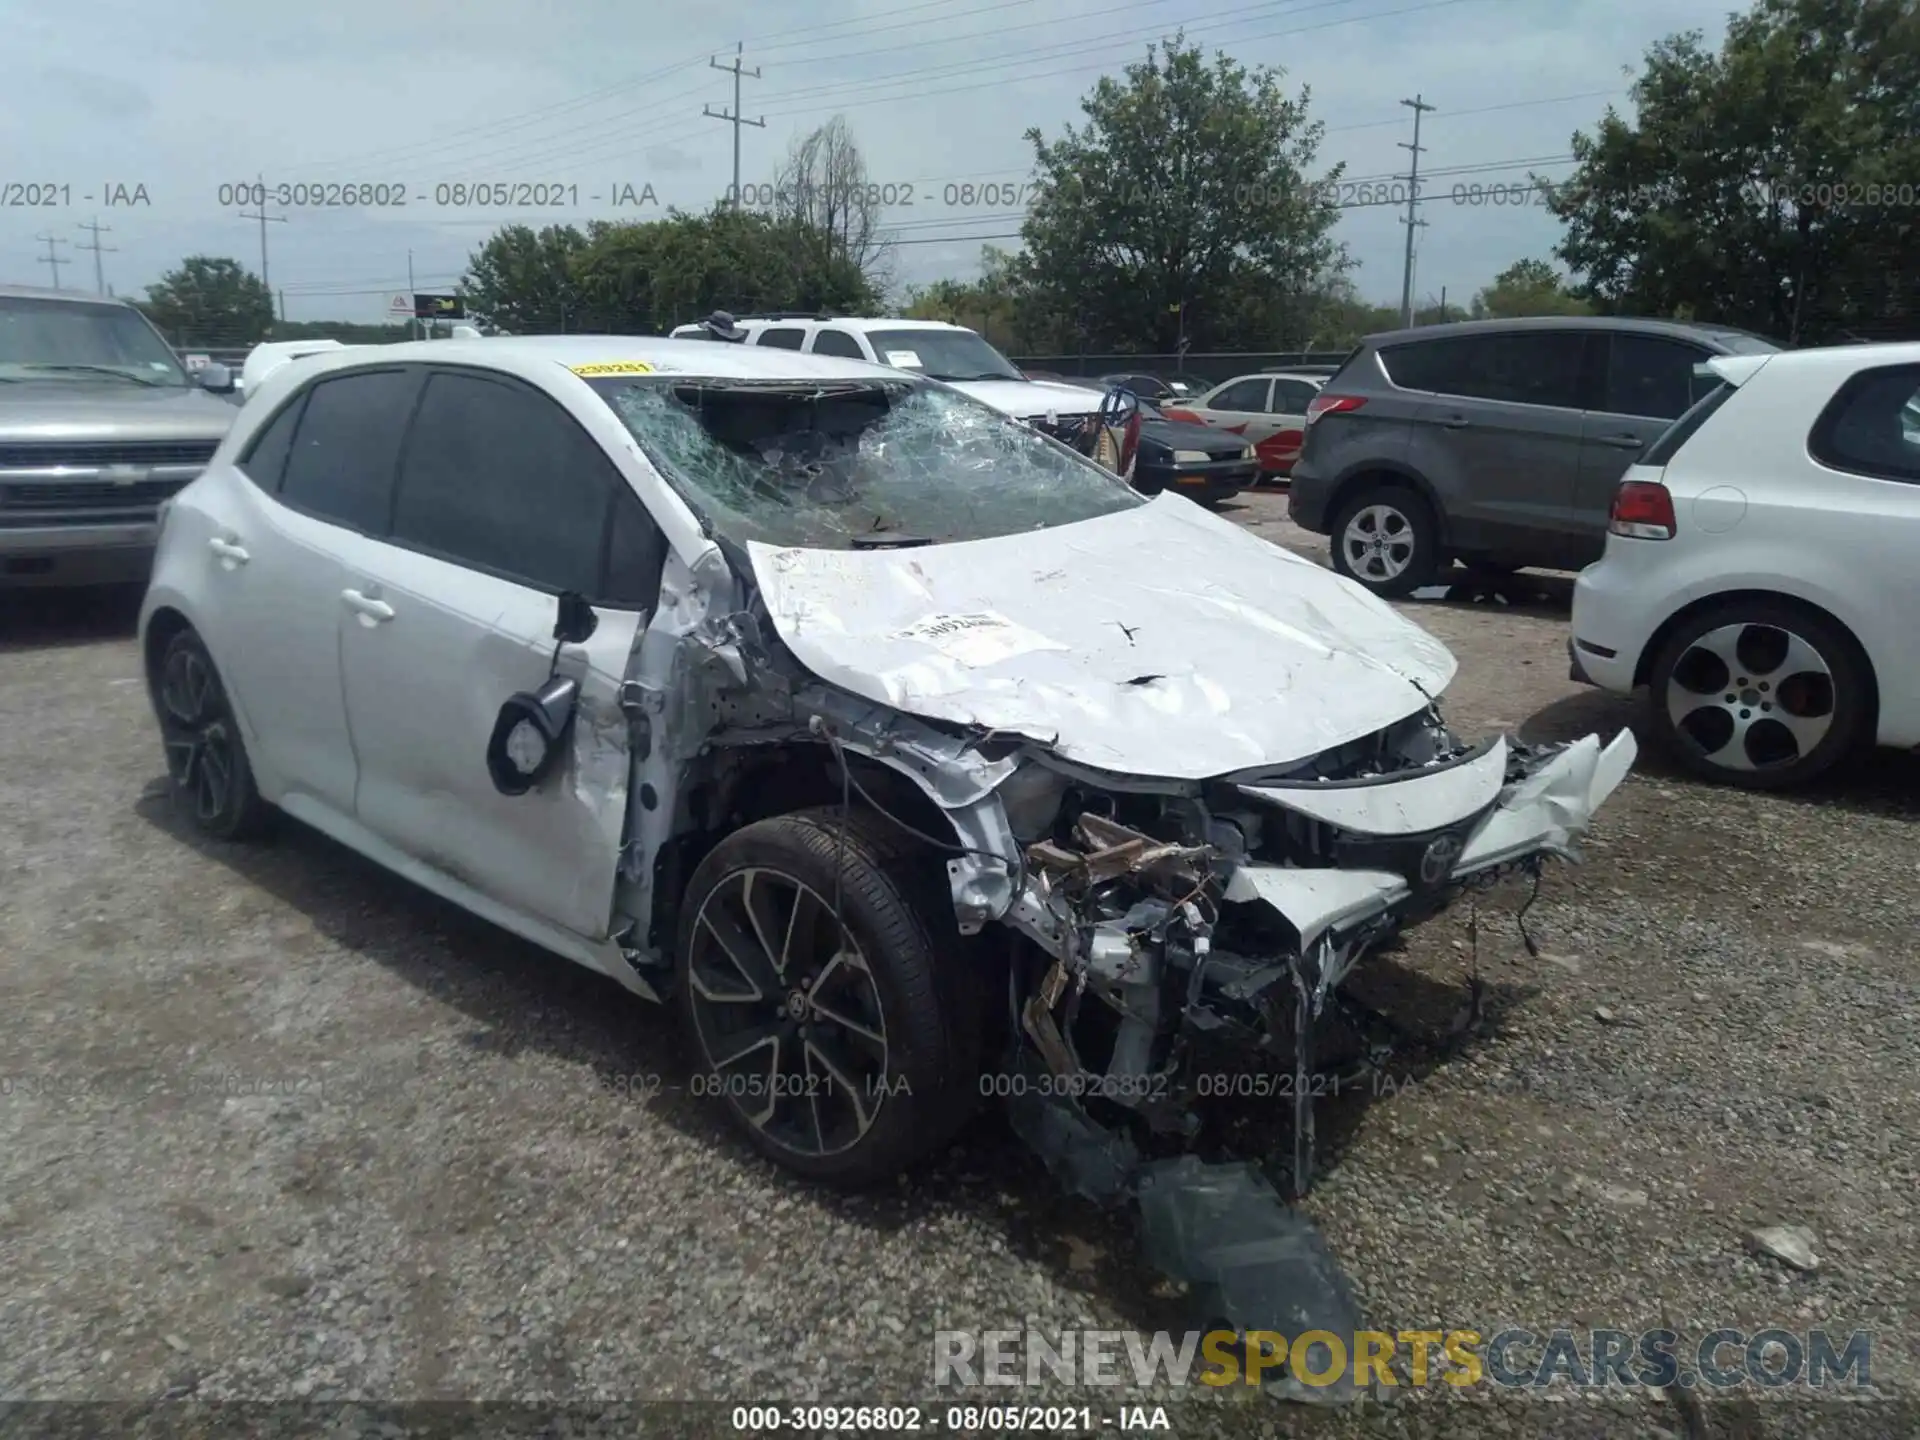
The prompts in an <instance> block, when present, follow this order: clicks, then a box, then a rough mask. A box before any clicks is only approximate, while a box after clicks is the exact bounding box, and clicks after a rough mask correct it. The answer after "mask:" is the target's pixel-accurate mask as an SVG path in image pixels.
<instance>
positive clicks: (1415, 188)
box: [1400, 95, 1437, 326]
mask: <svg viewBox="0 0 1920 1440" xmlns="http://www.w3.org/2000/svg"><path fill="white" fill-rule="evenodd" d="M1400 103H1401V104H1402V105H1405V106H1406V107H1407V108H1408V109H1410V110H1411V111H1413V143H1412V144H1411V145H1409V144H1407V142H1406V141H1404V140H1402V141H1401V142H1400V148H1401V149H1402V150H1409V151H1411V152H1412V153H1413V164H1412V165H1411V166H1410V167H1409V173H1408V175H1407V218H1406V220H1405V222H1404V223H1405V225H1406V227H1407V258H1406V264H1405V267H1404V269H1403V270H1402V272H1401V279H1400V323H1401V324H1402V325H1403V326H1411V325H1412V324H1413V232H1414V229H1415V227H1417V226H1421V225H1425V224H1426V223H1427V222H1426V221H1424V220H1422V219H1419V218H1418V216H1419V209H1418V207H1419V204H1420V149H1421V146H1420V117H1421V116H1422V115H1424V114H1425V113H1426V112H1427V111H1429V110H1433V109H1436V108H1437V107H1436V106H1433V105H1429V104H1427V102H1426V99H1425V98H1424V97H1423V96H1420V95H1415V96H1414V97H1413V99H1411V100H1402V101H1401V102H1400Z"/></svg>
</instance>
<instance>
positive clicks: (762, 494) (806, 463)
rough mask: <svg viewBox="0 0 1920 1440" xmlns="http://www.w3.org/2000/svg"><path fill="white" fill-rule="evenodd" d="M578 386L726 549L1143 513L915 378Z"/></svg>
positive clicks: (914, 536) (971, 404) (1131, 497)
mask: <svg viewBox="0 0 1920 1440" xmlns="http://www.w3.org/2000/svg"><path fill="white" fill-rule="evenodd" d="M588 383H590V384H591V385H592V386H593V387H594V389H596V390H597V391H599V392H600V395H601V398H602V399H604V400H605V401H606V402H607V403H608V404H609V405H611V406H612V407H613V410H614V413H615V414H617V415H618V416H619V417H620V419H621V421H622V422H623V423H624V424H625V425H626V427H627V429H628V430H629V431H630V432H631V433H632V434H633V437H634V438H635V439H636V440H637V441H639V443H640V448H641V450H643V451H644V452H645V453H646V456H647V458H648V459H649V460H651V461H652V462H653V464H654V465H655V466H656V467H657V468H658V469H659V470H660V472H661V473H662V474H663V475H665V476H666V477H667V479H668V481H669V482H670V483H672V484H673V485H674V487H675V488H676V489H678V490H679V492H680V494H681V496H682V497H683V498H684V499H685V500H686V501H687V503H688V504H690V505H691V506H692V507H693V508H694V509H695V510H696V511H697V512H699V513H700V514H701V515H702V516H703V517H704V518H705V519H706V520H707V521H708V523H709V524H710V525H711V526H712V527H713V529H714V530H715V531H716V532H717V533H719V534H721V535H724V536H726V537H727V538H729V539H732V540H735V541H739V542H745V541H748V540H759V541H763V542H765V543H766V544H769V545H798V546H806V547H809V548H814V549H832V550H846V549H854V548H858V547H861V546H862V545H885V544H902V543H925V544H937V543H942V542H946V541H954V540H986V539H991V538H994V537H997V536H1001V535H1012V534H1017V533H1019V532H1021V531H1025V530H1040V529H1047V528H1049V527H1052V526H1055V525H1070V524H1073V523H1074V522H1075V521H1079V520H1090V519H1092V518H1094V517H1095V516H1099V515H1108V514H1112V513H1113V512H1115V511H1118V510H1126V509H1130V508H1131V507H1133V506H1135V505H1139V504H1141V503H1143V502H1142V501H1141V499H1140V497H1139V496H1138V495H1137V494H1135V493H1134V492H1133V491H1132V490H1131V489H1129V488H1128V487H1127V485H1126V483H1125V482H1124V481H1122V480H1120V479H1118V478H1117V477H1116V476H1114V475H1112V474H1111V473H1109V472H1108V471H1106V470H1103V469H1101V468H1100V467H1099V466H1098V465H1095V464H1094V463H1093V462H1092V461H1090V460H1087V459H1084V458H1083V457H1081V456H1080V455H1077V454H1075V453H1074V452H1073V451H1072V450H1069V449H1068V448H1067V447H1066V446H1064V445H1061V444H1059V443H1058V442H1057V441H1053V440H1049V439H1047V438H1046V437H1045V436H1043V435H1040V434H1038V433H1037V432H1036V431H1034V430H1032V429H1031V428H1029V427H1028V426H1026V425H1023V424H1021V423H1020V422H1019V421H1017V420H1012V419H1009V418H1008V417H1007V416H1004V415H1002V414H1001V413H1000V412H999V411H997V410H994V409H992V408H991V407H989V406H987V405H983V404H981V403H980V402H979V401H977V400H973V399H971V398H969V397H967V396H965V395H961V394H958V393H956V392H954V391H951V390H947V389H944V388H941V387H939V386H934V385H928V384H926V383H924V382H922V381H919V380H908V379H902V380H899V381H879V382H874V381H866V380H862V381H833V382H819V381H796V380H782V381H776V382H767V381H748V380H736V379H725V378H713V379H687V378H670V377H666V376H648V377H644V378H636V377H632V376H617V377H615V376H608V377H603V378H600V379H596V380H591V381H589V382H588Z"/></svg>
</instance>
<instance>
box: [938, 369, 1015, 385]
mask: <svg viewBox="0 0 1920 1440" xmlns="http://www.w3.org/2000/svg"><path fill="white" fill-rule="evenodd" d="M933 378H934V379H935V380H944V381H945V382H946V383H947V384H949V385H951V384H952V383H953V382H954V381H956V380H1018V379H1019V378H1020V377H1019V376H1018V375H1009V374H1007V373H1006V371H1004V370H982V371H981V372H980V373H979V374H978V375H935V376H934V377H933Z"/></svg>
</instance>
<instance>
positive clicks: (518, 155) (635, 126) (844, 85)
mask: <svg viewBox="0 0 1920 1440" xmlns="http://www.w3.org/2000/svg"><path fill="white" fill-rule="evenodd" d="M1150 3H1161V0H1150ZM1297 3H1300V0H1262V3H1261V4H1258V5H1253V6H1241V7H1238V8H1236V9H1233V10H1226V11H1217V12H1211V13H1209V14H1205V15H1199V16H1193V17H1190V18H1189V19H1188V21H1187V23H1186V29H1187V30H1189V31H1194V30H1196V29H1199V30H1205V29H1209V28H1214V27H1213V26H1209V25H1207V24H1196V23H1195V22H1206V21H1210V20H1211V21H1215V22H1216V25H1217V24H1218V23H1233V22H1220V21H1219V20H1218V17H1219V16H1221V15H1227V16H1234V15H1244V14H1245V12H1246V11H1247V10H1250V9H1251V10H1263V9H1271V8H1273V6H1274V5H1276V4H1297ZM1357 3H1360V0H1317V3H1315V4H1311V5H1308V6H1307V8H1308V9H1318V8H1324V7H1325V6H1327V5H1351V4H1357ZM974 13H978V12H977V11H976V12H974ZM1105 13H1106V12H1097V13H1094V14H1090V15H1088V16H1087V17H1084V18H1101V17H1102V16H1104V14H1105ZM953 18H962V17H953ZM921 23H929V22H921ZM934 23H937V22H934ZM1048 23H1049V24H1052V23H1053V22H1048ZM1159 28H1160V27H1158V26H1152V27H1148V28H1147V29H1145V30H1142V31H1140V32H1138V34H1139V35H1141V36H1145V35H1150V34H1153V33H1155V32H1156V31H1157V30H1158V29H1159ZM992 38H995V35H994V33H993V32H986V31H979V32H967V33H965V34H962V35H956V36H942V37H939V38H937V39H932V40H926V41H921V42H917V44H916V46H915V47H913V48H920V47H923V46H926V45H946V44H951V43H953V42H955V41H965V40H970V39H992ZM815 43H817V42H815ZM1116 45H1118V46H1119V47H1120V48H1122V49H1130V48H1131V47H1132V45H1133V41H1132V40H1130V39H1129V38H1128V37H1127V35H1126V34H1125V33H1122V34H1121V35H1119V36H1117V37H1109V38H1108V39H1106V40H1104V41H1102V42H1100V43H1099V44H1097V45H1096V46H1095V47H1094V48H1095V49H1106V50H1111V49H1114V48H1115V46H1116ZM759 48H760V47H756V49H759ZM881 48H883V49H884V48H887V47H881ZM872 53H876V52H874V51H853V52H842V53H836V54H832V55H822V56H815V57H811V58H809V59H808V60H807V61H806V63H807V64H808V65H809V66H814V67H823V66H826V65H830V64H834V63H837V62H839V61H842V60H847V59H852V58H857V57H860V56H863V55H868V54H872ZM1087 53H1088V47H1087V46H1086V45H1085V44H1083V43H1081V42H1077V41H1076V42H1070V43H1067V44H1063V45H1054V46H1048V47H1043V48H1042V49H1040V50H1038V51H1033V52H1030V53H1028V54H1027V55H1026V56H1024V57H1023V58H1022V59H1020V60H1017V61H1014V62H1011V63H1013V64H1015V65H1030V64H1036V63H1042V62H1045V61H1047V60H1050V59H1059V58H1063V57H1065V56H1068V55H1081V56H1084V55H1086V54H1087ZM1008 63H1009V62H1007V61H1004V60H1001V59H998V58H996V59H991V60H985V61H981V60H966V61H959V62H951V61H949V62H943V63H941V64H939V65H932V66H923V67H921V68H919V69H916V70H904V71H896V72H895V73H894V74H892V75H889V76H886V77H884V78H882V79H878V80H856V81H847V80H841V81H834V82H832V83H830V84H826V85H815V86H805V87H801V88H799V89H796V90H788V91H784V92H778V91H777V92H775V94H774V96H773V97H771V98H774V99H783V100H792V99H798V98H805V97H808V96H813V95H824V94H832V93H834V92H841V91H849V92H852V93H856V94H857V93H860V92H862V91H870V90H872V89H874V88H875V87H887V86H894V85H899V84H903V83H907V82H909V81H912V80H916V79H925V78H929V77H940V76H947V77H952V76H955V75H962V74H975V75H977V74H981V73H983V72H985V71H992V70H996V69H999V68H1002V67H1004V66H1005V65H1007V64H1008ZM719 68H721V69H725V68H727V67H725V66H721V67H719ZM1082 68H1086V67H1082ZM1093 68H1096V69H1105V68H1107V67H1105V66H1095V67H1093ZM695 88H696V89H697V87H695ZM691 93H692V92H691V91H681V92H676V93H675V94H672V95H665V96H661V97H659V98H657V99H654V100H650V101H648V102H647V103H645V104H643V105H639V106H636V107H635V108H633V109H630V110H622V111H618V112H616V113H614V114H612V115H608V116H604V117H601V118H599V119H596V120H594V121H591V122H589V123H587V124H584V125H572V126H568V127H567V128H565V129H562V130H558V131H555V132H553V133H552V134H549V135H545V136H537V137H529V138H528V139H526V140H523V141H516V142H514V143H513V144H510V145H508V146H507V147H505V148H504V149H494V150H489V151H486V152H483V153H481V154H479V155H473V156H468V157H465V158H464V159H462V160H460V161H458V162H457V163H459V164H462V165H493V166H512V165H528V166H539V167H550V166H552V165H555V164H562V163H564V164H578V163H581V162H582V161H585V160H588V159H592V158H595V157H596V156H599V155H609V154H625V153H630V152H631V151H632V150H633V149H634V148H635V147H636V146H637V145H645V146H647V147H653V146H658V145H663V144H667V143H670V142H673V141H678V140H685V139H689V138H691V136H692V134H693V131H692V130H691V129H684V128H678V129H668V130H664V131H662V130H658V129H656V130H654V131H653V132H652V133H647V132H646V130H645V127H644V126H641V125H640V124H639V123H638V122H641V121H643V120H646V119H649V118H651V117H653V116H655V115H659V114H664V113H666V112H668V111H670V110H671V109H672V108H673V107H674V106H675V105H676V104H677V103H678V102H680V101H682V100H684V99H685V98H686V96H687V95H688V94H691ZM893 98H899V97H893ZM813 108H814V109H821V108H833V107H831V106H826V107H821V106H815V107H813ZM789 113H792V112H789ZM764 119H765V117H764V116H763V117H762V120H763V121H764ZM615 125H618V126H619V127H620V130H619V133H615V134H613V135H611V136H605V138H603V139H602V140H600V141H599V142H598V143H594V144H589V145H587V146H586V147H584V148H580V147H576V148H574V149H573V150H572V151H571V152H569V153H567V154H566V155H564V156H562V155H560V154H559V152H558V151H556V150H555V148H554V146H555V145H557V144H558V143H560V142H562V141H564V140H565V139H567V138H568V137H570V136H573V135H586V134H601V135H604V134H605V132H606V131H607V129H608V127H609V126H615ZM636 132H637V133H636ZM609 147H611V149H609Z"/></svg>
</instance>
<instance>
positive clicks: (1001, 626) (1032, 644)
mask: <svg viewBox="0 0 1920 1440" xmlns="http://www.w3.org/2000/svg"><path fill="white" fill-rule="evenodd" d="M891 638H893V639H895V640H915V641H918V642H919V643H920V644H922V645H925V646H926V647H927V648H928V649H930V650H935V651H938V652H939V653H940V654H942V655H945V656H946V657H947V658H948V659H950V660H957V661H959V662H960V663H961V664H962V665H966V666H968V667H974V668H977V667H979V666H982V665H997V664H999V663H1000V662H1001V661H1002V660H1011V659H1012V658H1013V657H1014V656H1016V655H1031V654H1033V652H1034V651H1036V650H1064V649H1066V648H1067V647H1066V646H1064V645H1062V644H1061V643H1060V642H1059V641H1057V640H1049V639H1047V637H1046V636H1044V635H1041V634H1039V633H1038V632H1036V631H1033V630H1029V629H1027V627H1026V626H1024V625H1016V624H1014V623H1013V621H1011V620H1009V619H1007V617H1006V616H1004V615H996V614H994V612H993V611H991V610H979V611H975V612H974V613H973V614H971V615H929V616H928V617H927V618H926V619H925V620H921V621H918V622H917V623H915V624H912V625H909V626H907V627H906V628H905V629H904V630H896V631H895V632H894V633H893V635H892V637H891Z"/></svg>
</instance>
